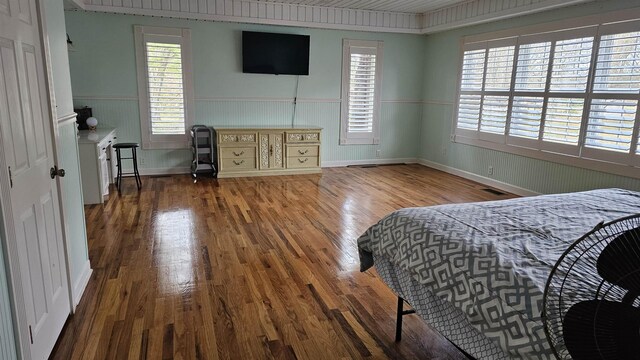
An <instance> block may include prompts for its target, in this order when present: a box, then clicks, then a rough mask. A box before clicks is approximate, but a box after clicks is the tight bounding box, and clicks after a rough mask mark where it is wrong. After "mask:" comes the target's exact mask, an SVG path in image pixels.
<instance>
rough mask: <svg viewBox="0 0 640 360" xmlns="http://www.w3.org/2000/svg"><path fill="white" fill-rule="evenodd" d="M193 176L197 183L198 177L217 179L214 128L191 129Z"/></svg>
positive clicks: (197, 127) (196, 126) (198, 126)
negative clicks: (206, 176)
mask: <svg viewBox="0 0 640 360" xmlns="http://www.w3.org/2000/svg"><path fill="white" fill-rule="evenodd" d="M190 133H191V153H192V154H193V161H192V162H191V176H192V177H193V181H194V182H195V181H196V179H197V176H198V175H210V176H212V177H216V175H217V174H218V171H217V169H216V158H217V155H216V146H215V136H214V131H213V129H212V128H210V127H208V126H204V125H193V126H192V127H191V131H190Z"/></svg>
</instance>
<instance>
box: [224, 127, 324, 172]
mask: <svg viewBox="0 0 640 360" xmlns="http://www.w3.org/2000/svg"><path fill="white" fill-rule="evenodd" d="M214 130H215V137H216V146H217V153H218V177H219V178H225V177H238V176H264V175H290V174H309V173H319V172H320V171H321V170H320V133H321V131H322V129H321V128H317V127H295V128H220V127H218V128H215V129H214Z"/></svg>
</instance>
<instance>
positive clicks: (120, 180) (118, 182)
mask: <svg viewBox="0 0 640 360" xmlns="http://www.w3.org/2000/svg"><path fill="white" fill-rule="evenodd" d="M116 158H117V160H118V161H117V164H116V166H117V167H118V176H116V185H117V186H118V193H119V192H120V191H121V190H122V161H121V159H120V149H119V148H116Z"/></svg>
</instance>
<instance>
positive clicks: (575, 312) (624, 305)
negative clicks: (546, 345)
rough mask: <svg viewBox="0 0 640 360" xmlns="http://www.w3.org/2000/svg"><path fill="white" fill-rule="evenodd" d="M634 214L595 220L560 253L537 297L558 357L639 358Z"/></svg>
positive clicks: (638, 252) (638, 245)
mask: <svg viewBox="0 0 640 360" xmlns="http://www.w3.org/2000/svg"><path fill="white" fill-rule="evenodd" d="M639 297H640V214H638V215H633V216H629V217H625V218H622V219H618V220H615V221H612V222H610V223H607V224H603V223H601V224H599V225H598V226H596V227H595V228H594V229H593V230H592V231H590V232H589V233H587V234H586V235H584V236H583V237H581V238H580V239H578V240H577V241H576V242H575V243H573V244H572V245H571V246H570V247H569V248H568V249H567V250H566V251H565V252H564V254H562V256H561V257H560V259H559V260H558V262H557V263H556V265H555V266H554V268H553V269H552V270H551V274H550V275H549V279H548V281H547V286H546V288H545V291H544V298H543V315H542V317H543V319H544V325H545V332H546V334H547V338H548V340H549V342H550V343H551V346H552V348H553V350H554V352H555V354H556V356H557V357H558V358H559V359H576V360H580V359H616V360H617V359H640V298H639Z"/></svg>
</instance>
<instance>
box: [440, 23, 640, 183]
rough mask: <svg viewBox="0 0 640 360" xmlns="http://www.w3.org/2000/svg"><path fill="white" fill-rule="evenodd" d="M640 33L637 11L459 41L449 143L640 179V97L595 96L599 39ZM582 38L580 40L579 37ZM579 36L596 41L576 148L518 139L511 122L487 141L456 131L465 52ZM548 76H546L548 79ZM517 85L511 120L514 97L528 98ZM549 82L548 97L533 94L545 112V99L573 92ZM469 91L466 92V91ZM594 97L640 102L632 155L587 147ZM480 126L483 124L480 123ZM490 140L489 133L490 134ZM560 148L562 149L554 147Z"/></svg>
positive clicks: (481, 135)
mask: <svg viewBox="0 0 640 360" xmlns="http://www.w3.org/2000/svg"><path fill="white" fill-rule="evenodd" d="M639 28H640V11H639V10H633V11H629V10H625V11H616V12H612V13H608V14H602V15H596V16H587V17H583V18H577V19H571V20H568V21H561V22H553V23H547V24H542V25H534V26H529V27H525V28H520V29H511V30H505V31H498V32H494V33H489V34H480V35H472V36H468V37H465V38H463V39H461V42H460V50H461V51H460V56H459V66H458V83H457V89H456V90H457V96H456V102H455V108H454V111H453V119H452V124H453V127H452V132H451V140H452V141H453V142H457V143H462V144H468V145H473V146H479V147H484V148H488V149H493V150H498V151H503V152H507V153H512V154H516V155H522V156H527V157H532V158H537V159H542V160H547V161H553V162H557V163H562V164H567V165H572V166H579V167H583V168H588V169H593V170H598V171H605V172H609V173H613V174H617V175H623V176H629V177H634V178H640V169H639V168H640V154H638V153H636V152H635V151H636V150H635V149H636V147H640V144H638V142H639V141H640V140H639V139H638V134H639V133H640V94H636V95H627V94H625V95H615V94H614V95H612V94H604V95H602V94H599V93H595V92H593V74H594V72H595V64H596V61H597V54H598V51H599V46H600V40H601V37H602V36H603V35H606V34H613V33H625V32H632V31H638V29H639ZM576 34H578V36H575V35H576ZM579 35H584V36H585V37H587V36H594V43H593V48H592V57H591V66H590V70H589V75H588V80H587V90H586V93H584V94H581V96H580V97H582V98H584V99H585V103H584V108H583V116H582V124H581V128H580V134H579V140H578V145H577V148H576V147H575V146H573V147H571V146H569V145H564V144H549V143H546V144H545V143H544V141H543V140H542V137H541V136H540V137H539V139H538V140H532V139H524V138H523V139H517V138H515V137H513V136H510V135H509V125H510V120H508V123H507V127H506V130H505V134H504V135H502V136H498V137H497V138H496V137H493V138H488V137H487V136H485V134H482V133H480V132H479V131H473V130H468V129H458V128H457V120H458V108H459V105H460V104H459V101H460V95H461V93H462V91H461V89H460V85H461V81H462V79H461V76H462V73H461V71H460V69H461V68H462V60H463V56H464V52H465V51H467V50H475V49H482V48H486V49H488V47H487V43H489V42H492V41H504V40H505V39H507V38H517V42H516V43H517V45H518V46H519V45H523V44H526V43H534V42H543V41H555V40H558V39H561V38H565V39H566V38H570V37H571V36H573V37H579ZM553 50H554V48H553V46H552V49H551V51H552V55H551V58H550V59H549V64H548V66H549V69H548V70H549V71H550V70H551V66H552V61H553ZM517 59H518V48H516V53H515V55H514V62H513V66H514V69H513V74H512V75H513V77H514V78H515V67H516V66H517ZM550 76H551V75H550V72H549V73H548V77H550ZM514 86H515V85H514V84H513V83H512V95H511V97H510V100H509V117H510V115H511V114H510V113H511V106H512V101H513V97H514V96H522V95H529V94H527V92H523V91H517V90H514ZM548 87H549V79H548V80H547V89H545V91H544V92H533V93H531V95H535V96H536V97H545V104H544V108H543V109H546V101H547V100H546V99H548V98H549V96H551V97H570V96H569V95H572V93H558V92H549V91H548V90H549V88H548ZM467 92H468V91H467ZM557 95H559V96H557ZM601 95H602V96H601ZM593 96H595V97H598V98H615V99H619V98H630V99H638V100H639V101H638V110H637V112H636V122H635V126H634V130H633V135H632V139H631V151H630V153H629V154H626V153H615V152H612V151H606V150H599V149H593V148H588V147H586V146H585V134H586V128H587V122H588V120H589V109H590V107H591V98H592V97H593ZM478 126H479V124H478ZM543 127H544V112H543V115H542V120H541V124H540V132H541V133H542V129H543ZM489 135H491V134H489ZM555 145H559V146H555Z"/></svg>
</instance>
